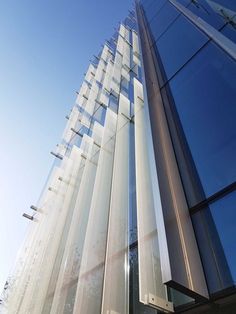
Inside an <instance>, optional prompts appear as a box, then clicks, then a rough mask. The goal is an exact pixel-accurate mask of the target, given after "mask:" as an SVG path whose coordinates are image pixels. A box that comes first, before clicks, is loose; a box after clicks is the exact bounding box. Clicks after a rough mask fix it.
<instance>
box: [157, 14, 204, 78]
mask: <svg viewBox="0 0 236 314" xmlns="http://www.w3.org/2000/svg"><path fill="white" fill-rule="evenodd" d="M207 40H208V37H206V36H205V35H204V34H203V33H202V32H201V31H200V30H198V29H197V28H196V27H195V26H194V25H193V24H192V23H191V22H189V21H188V20H187V19H186V18H185V17H183V16H180V17H179V18H178V19H177V20H176V21H175V22H174V23H173V24H172V25H171V26H170V28H169V29H168V30H167V31H166V32H165V33H164V34H163V35H162V36H161V37H160V38H159V40H158V41H157V42H156V43H155V45H154V49H155V50H156V51H157V53H158V54H159V56H160V59H161V63H162V65H163V68H164V69H163V72H164V73H163V76H164V77H165V76H166V78H167V79H168V78H170V77H171V76H172V75H174V74H175V72H176V71H178V70H179V69H180V68H181V67H182V66H183V65H184V64H185V63H186V62H187V61H188V60H189V59H190V58H191V57H192V56H193V55H194V54H195V53H196V52H197V51H198V49H200V48H201V47H202V46H203V45H204V44H205V43H206V42H207Z"/></svg>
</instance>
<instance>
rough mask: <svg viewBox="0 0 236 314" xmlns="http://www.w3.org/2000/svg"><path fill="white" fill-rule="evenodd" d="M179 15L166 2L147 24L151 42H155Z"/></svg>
mask: <svg viewBox="0 0 236 314" xmlns="http://www.w3.org/2000/svg"><path fill="white" fill-rule="evenodd" d="M178 15H180V12H179V11H178V10H177V9H176V8H175V7H174V6H173V5H172V4H170V3H169V2H167V3H166V4H165V5H164V6H163V7H162V8H161V9H160V11H159V12H158V14H157V15H155V17H154V18H153V19H152V21H151V23H150V24H149V27H150V32H151V37H152V40H153V42H154V41H156V40H157V39H158V38H159V37H160V36H161V35H162V34H163V33H164V32H165V30H166V29H167V28H168V26H169V25H170V24H171V23H172V22H173V21H174V20H175V19H176V18H177V16H178Z"/></svg>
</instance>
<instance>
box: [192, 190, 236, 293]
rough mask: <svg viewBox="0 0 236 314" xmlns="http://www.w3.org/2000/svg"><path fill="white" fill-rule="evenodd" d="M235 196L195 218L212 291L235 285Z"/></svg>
mask: <svg viewBox="0 0 236 314" xmlns="http://www.w3.org/2000/svg"><path fill="white" fill-rule="evenodd" d="M235 220H236V193H235V192H233V193H231V194H229V195H227V196H226V197H224V198H222V199H220V200H218V201H216V202H214V203H212V204H210V205H209V207H208V208H205V209H204V210H201V211H199V212H197V213H196V214H194V215H193V222H194V227H195V230H196V235H197V239H198V244H199V248H200V251H201V255H202V261H203V264H204V268H205V273H206V276H207V280H208V285H209V287H210V290H211V292H216V291H218V290H222V289H225V288H228V287H231V286H233V285H235V283H236V244H235V236H236V229H235Z"/></svg>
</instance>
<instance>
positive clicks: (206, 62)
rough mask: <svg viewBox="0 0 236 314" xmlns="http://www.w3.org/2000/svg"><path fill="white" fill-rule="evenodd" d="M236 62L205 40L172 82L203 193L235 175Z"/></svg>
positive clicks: (171, 85) (218, 188)
mask: <svg viewBox="0 0 236 314" xmlns="http://www.w3.org/2000/svg"><path fill="white" fill-rule="evenodd" d="M235 82H236V63H235V62H234V61H233V60H232V59H231V58H230V57H229V56H228V55H227V54H225V53H224V52H223V51H222V50H221V49H220V48H218V47H217V46H216V45H215V44H212V43H211V44H208V45H207V46H206V47H205V48H204V49H202V50H201V51H200V52H199V53H198V54H197V55H196V56H195V57H194V58H193V59H192V60H191V62H189V63H188V64H187V65H186V66H185V67H184V68H183V69H182V70H181V71H180V72H179V73H178V74H177V75H176V76H175V77H174V78H173V79H172V80H171V82H170V87H171V91H172V95H173V98H174V102H175V105H176V109H177V111H178V114H179V118H180V121H181V123H182V127H183V131H184V133H185V137H186V140H187V143H188V146H189V149H190V151H191V154H192V157H193V160H194V162H195V166H196V168H197V172H198V175H199V178H200V180H201V183H202V186H203V189H204V191H205V194H206V196H207V197H209V196H210V195H212V194H214V193H216V192H217V191H218V190H220V189H222V188H224V187H225V186H227V185H228V184H230V183H232V182H234V181H235V180H236V163H235V160H236V127H235V121H236V104H235V99H236V88H235Z"/></svg>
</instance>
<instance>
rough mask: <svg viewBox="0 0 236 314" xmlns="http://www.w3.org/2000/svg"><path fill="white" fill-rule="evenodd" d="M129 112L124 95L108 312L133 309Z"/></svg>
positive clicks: (113, 201)
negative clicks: (130, 284) (129, 219)
mask: <svg viewBox="0 0 236 314" xmlns="http://www.w3.org/2000/svg"><path fill="white" fill-rule="evenodd" d="M129 112H130V103H129V100H128V99H127V98H126V97H124V96H123V95H120V101H119V111H118V121H117V134H116V144H115V156H114V170H113V178H112V191H111V205H110V216H109V229H108V238H107V252H106V264H105V276H104V287H103V304H102V313H104V314H108V313H109V314H111V313H120V314H126V313H129V304H128V299H129V298H128V297H129V260H128V258H129V247H128V245H129V243H128V214H129V133H130V121H129ZM118 235H119V236H118Z"/></svg>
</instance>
